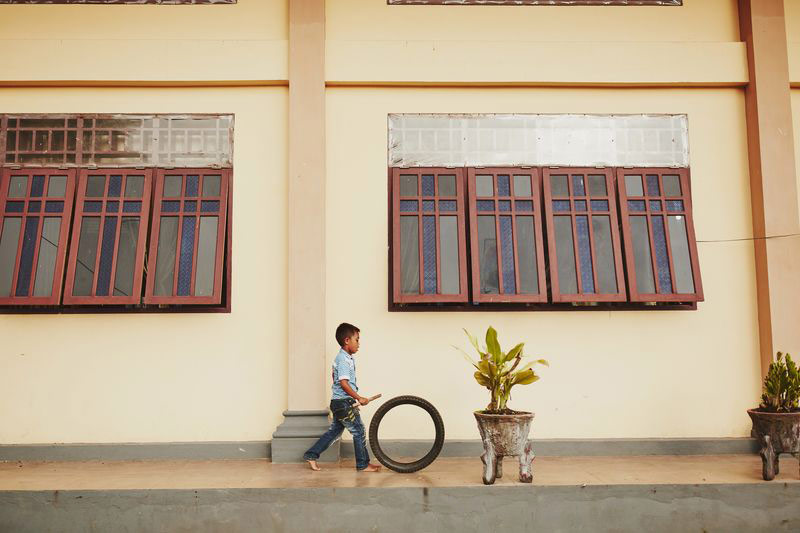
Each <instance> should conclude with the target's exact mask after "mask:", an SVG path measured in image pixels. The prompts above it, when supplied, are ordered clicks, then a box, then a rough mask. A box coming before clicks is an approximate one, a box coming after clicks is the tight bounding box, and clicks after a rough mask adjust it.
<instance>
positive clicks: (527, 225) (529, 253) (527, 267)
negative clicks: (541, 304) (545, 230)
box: [517, 216, 539, 294]
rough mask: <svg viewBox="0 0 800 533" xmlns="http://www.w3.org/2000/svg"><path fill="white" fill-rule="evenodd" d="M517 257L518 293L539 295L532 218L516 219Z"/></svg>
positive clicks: (522, 217)
mask: <svg viewBox="0 0 800 533" xmlns="http://www.w3.org/2000/svg"><path fill="white" fill-rule="evenodd" d="M517 256H518V258H519V259H518V261H519V292H520V293H521V294H539V267H538V265H537V263H536V233H535V231H534V226H533V217H530V216H520V217H517Z"/></svg>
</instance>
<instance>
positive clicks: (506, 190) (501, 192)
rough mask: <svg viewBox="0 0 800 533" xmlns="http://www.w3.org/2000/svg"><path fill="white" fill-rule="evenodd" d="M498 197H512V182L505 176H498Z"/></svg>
mask: <svg viewBox="0 0 800 533" xmlns="http://www.w3.org/2000/svg"><path fill="white" fill-rule="evenodd" d="M497 196H511V181H510V178H509V177H508V176H507V175H505V174H501V175H499V176H497Z"/></svg>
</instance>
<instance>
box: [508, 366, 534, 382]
mask: <svg viewBox="0 0 800 533" xmlns="http://www.w3.org/2000/svg"><path fill="white" fill-rule="evenodd" d="M534 381H539V376H537V375H536V372H534V371H533V370H530V369H528V370H522V371H520V372H517V373H516V374H514V378H513V379H512V381H511V383H512V385H530V384H531V383H533V382H534Z"/></svg>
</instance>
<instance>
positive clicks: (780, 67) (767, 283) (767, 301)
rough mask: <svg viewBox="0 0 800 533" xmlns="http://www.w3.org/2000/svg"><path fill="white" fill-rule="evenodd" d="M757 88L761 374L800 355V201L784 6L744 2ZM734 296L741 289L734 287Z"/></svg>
mask: <svg viewBox="0 0 800 533" xmlns="http://www.w3.org/2000/svg"><path fill="white" fill-rule="evenodd" d="M739 25H740V30H741V38H742V40H743V41H745V42H746V44H747V59H748V69H749V75H750V82H749V84H748V85H747V88H746V89H745V101H746V106H747V136H748V146H749V149H748V151H749V156H750V194H751V201H752V211H753V236H754V237H755V239H754V243H755V260H756V283H757V290H758V326H759V338H760V344H761V348H760V359H761V371H762V374H765V373H766V371H767V368H768V367H769V364H770V362H771V361H772V359H773V356H774V353H775V352H776V351H778V350H780V351H789V352H793V353H798V354H800V327H798V320H800V238H798V237H796V236H792V235H797V234H798V233H800V210H798V202H797V182H796V176H795V159H794V141H793V139H792V105H791V95H790V88H789V61H788V52H787V45H786V26H785V20H784V11H783V0H739ZM731 290H733V291H736V290H738V288H737V287H731Z"/></svg>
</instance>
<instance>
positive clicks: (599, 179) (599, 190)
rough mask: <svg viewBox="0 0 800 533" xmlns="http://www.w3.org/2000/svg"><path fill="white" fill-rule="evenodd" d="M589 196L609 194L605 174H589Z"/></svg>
mask: <svg viewBox="0 0 800 533" xmlns="http://www.w3.org/2000/svg"><path fill="white" fill-rule="evenodd" d="M589 196H608V189H606V177H605V175H603V174H591V175H590V176H589Z"/></svg>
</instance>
